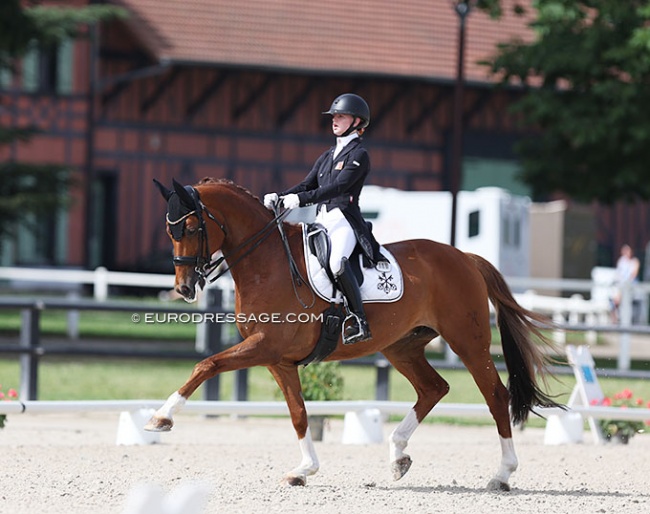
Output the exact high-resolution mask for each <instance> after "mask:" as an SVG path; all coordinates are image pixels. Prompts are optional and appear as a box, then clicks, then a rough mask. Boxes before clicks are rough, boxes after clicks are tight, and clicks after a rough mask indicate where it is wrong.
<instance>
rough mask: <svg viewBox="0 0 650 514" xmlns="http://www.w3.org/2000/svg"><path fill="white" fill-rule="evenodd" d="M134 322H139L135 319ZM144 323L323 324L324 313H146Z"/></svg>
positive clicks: (143, 318)
mask: <svg viewBox="0 0 650 514" xmlns="http://www.w3.org/2000/svg"><path fill="white" fill-rule="evenodd" d="M133 321H134V322H136V323H137V322H139V320H136V318H135V317H133ZM142 321H143V322H144V323H245V324H248V323H316V322H318V323H322V322H323V313H320V314H317V313H309V312H299V313H294V312H289V313H280V312H271V313H268V312H261V313H256V314H246V313H243V312H238V313H234V312H192V313H190V312H182V313H178V312H146V313H144V315H143V317H142Z"/></svg>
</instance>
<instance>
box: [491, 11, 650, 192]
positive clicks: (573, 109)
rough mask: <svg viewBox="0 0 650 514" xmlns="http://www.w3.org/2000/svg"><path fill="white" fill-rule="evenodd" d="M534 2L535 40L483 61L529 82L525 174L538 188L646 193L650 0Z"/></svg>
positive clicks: (521, 107) (519, 106)
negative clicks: (528, 135) (529, 134)
mask: <svg viewBox="0 0 650 514" xmlns="http://www.w3.org/2000/svg"><path fill="white" fill-rule="evenodd" d="M484 3H487V4H489V5H482V6H481V5H479V7H483V8H484V9H486V10H491V11H490V12H491V13H492V14H498V13H499V12H498V8H497V7H498V6H495V3H494V2H492V1H488V2H484ZM496 3H499V4H500V3H501V2H499V0H496ZM531 8H532V9H535V11H536V16H535V20H534V21H533V22H532V24H531V28H532V30H533V31H534V33H535V35H536V38H535V39H534V41H532V42H523V41H510V42H507V43H504V44H502V45H500V47H499V49H498V51H497V53H496V55H495V56H494V58H493V59H492V60H490V61H489V62H488V63H486V64H488V65H489V66H490V67H491V70H492V71H493V72H494V73H495V74H499V75H501V77H502V84H503V85H512V84H513V83H514V84H519V85H522V86H523V89H524V92H525V94H524V95H523V97H522V98H521V100H520V101H518V102H516V104H515V106H514V108H515V110H516V111H517V112H519V113H521V115H522V118H523V120H524V123H525V127H526V128H527V129H529V130H530V132H529V133H531V134H533V135H532V136H531V137H526V138H524V140H523V141H522V142H521V143H520V144H519V145H518V148H517V150H518V152H519V153H520V155H521V157H522V163H523V167H524V171H523V176H522V178H523V180H524V181H525V182H527V183H528V184H529V185H531V186H532V188H533V191H534V195H536V196H538V197H539V196H542V195H547V194H549V193H553V192H563V193H565V194H567V195H569V196H571V197H572V198H575V199H577V200H582V201H591V200H598V201H600V202H603V203H613V202H615V201H617V200H627V201H633V200H639V199H643V200H648V199H650V180H649V179H650V144H649V142H650V29H649V28H648V26H650V24H649V22H650V1H648V0H625V1H620V0H534V1H533V2H532V7H529V9H531Z"/></svg>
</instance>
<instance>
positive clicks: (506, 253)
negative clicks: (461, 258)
mask: <svg viewBox="0 0 650 514" xmlns="http://www.w3.org/2000/svg"><path fill="white" fill-rule="evenodd" d="M457 203H458V211H457V217H456V246H457V247H458V248H459V249H460V250H463V251H465V252H472V253H476V254H478V255H481V256H482V257H484V258H486V259H487V260H488V261H490V262H491V263H492V264H494V265H495V266H496V267H497V268H498V269H499V270H500V271H501V272H502V273H503V274H504V275H506V276H513V277H517V276H519V277H526V276H530V233H529V226H530V206H531V201H530V199H529V198H528V197H524V196H515V195H511V194H509V193H508V192H507V191H506V190H504V189H500V188H494V187H486V188H480V189H477V190H476V191H461V192H460V193H459V194H458V202H457ZM451 204H452V197H451V193H449V192H448V191H401V190H399V189H392V188H383V187H379V186H372V185H368V186H365V187H364V188H363V192H362V193H361V198H360V206H361V212H362V213H363V216H364V218H366V219H367V220H369V221H371V222H372V224H373V233H374V234H375V236H376V238H377V240H378V241H379V242H380V243H382V244H384V243H390V242H393V241H399V240H403V239H417V238H425V239H432V240H434V241H440V242H442V243H449V242H450V241H451V237H450V234H451Z"/></svg>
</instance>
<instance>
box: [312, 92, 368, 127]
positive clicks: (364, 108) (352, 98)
mask: <svg viewBox="0 0 650 514" xmlns="http://www.w3.org/2000/svg"><path fill="white" fill-rule="evenodd" d="M323 114H330V115H334V114H349V115H351V116H354V117H355V118H360V119H361V122H360V123H359V124H358V125H356V126H352V127H350V128H349V129H348V130H347V132H346V134H345V135H347V133H350V132H352V131H353V130H360V129H364V128H366V127H367V126H368V125H369V124H370V107H368V104H367V103H366V101H365V100H364V99H363V98H361V97H360V96H359V95H355V94H353V93H345V94H343V95H340V96H338V97H336V98H335V99H334V101H333V102H332V106H331V107H330V110H329V111H326V112H324V113H323Z"/></svg>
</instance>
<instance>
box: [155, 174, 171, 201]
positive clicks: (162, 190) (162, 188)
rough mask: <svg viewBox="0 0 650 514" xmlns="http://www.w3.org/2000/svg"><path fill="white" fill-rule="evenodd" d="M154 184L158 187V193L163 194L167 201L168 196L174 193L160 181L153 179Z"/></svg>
mask: <svg viewBox="0 0 650 514" xmlns="http://www.w3.org/2000/svg"><path fill="white" fill-rule="evenodd" d="M153 181H154V184H156V187H157V188H158V191H160V194H161V195H162V196H163V198H164V199H165V201H166V202H168V201H169V197H170V196H171V195H173V194H174V192H173V191H172V190H171V189H167V188H166V187H165V186H163V185H162V184H161V183H160V182H158V181H157V180H156V179H153Z"/></svg>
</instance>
